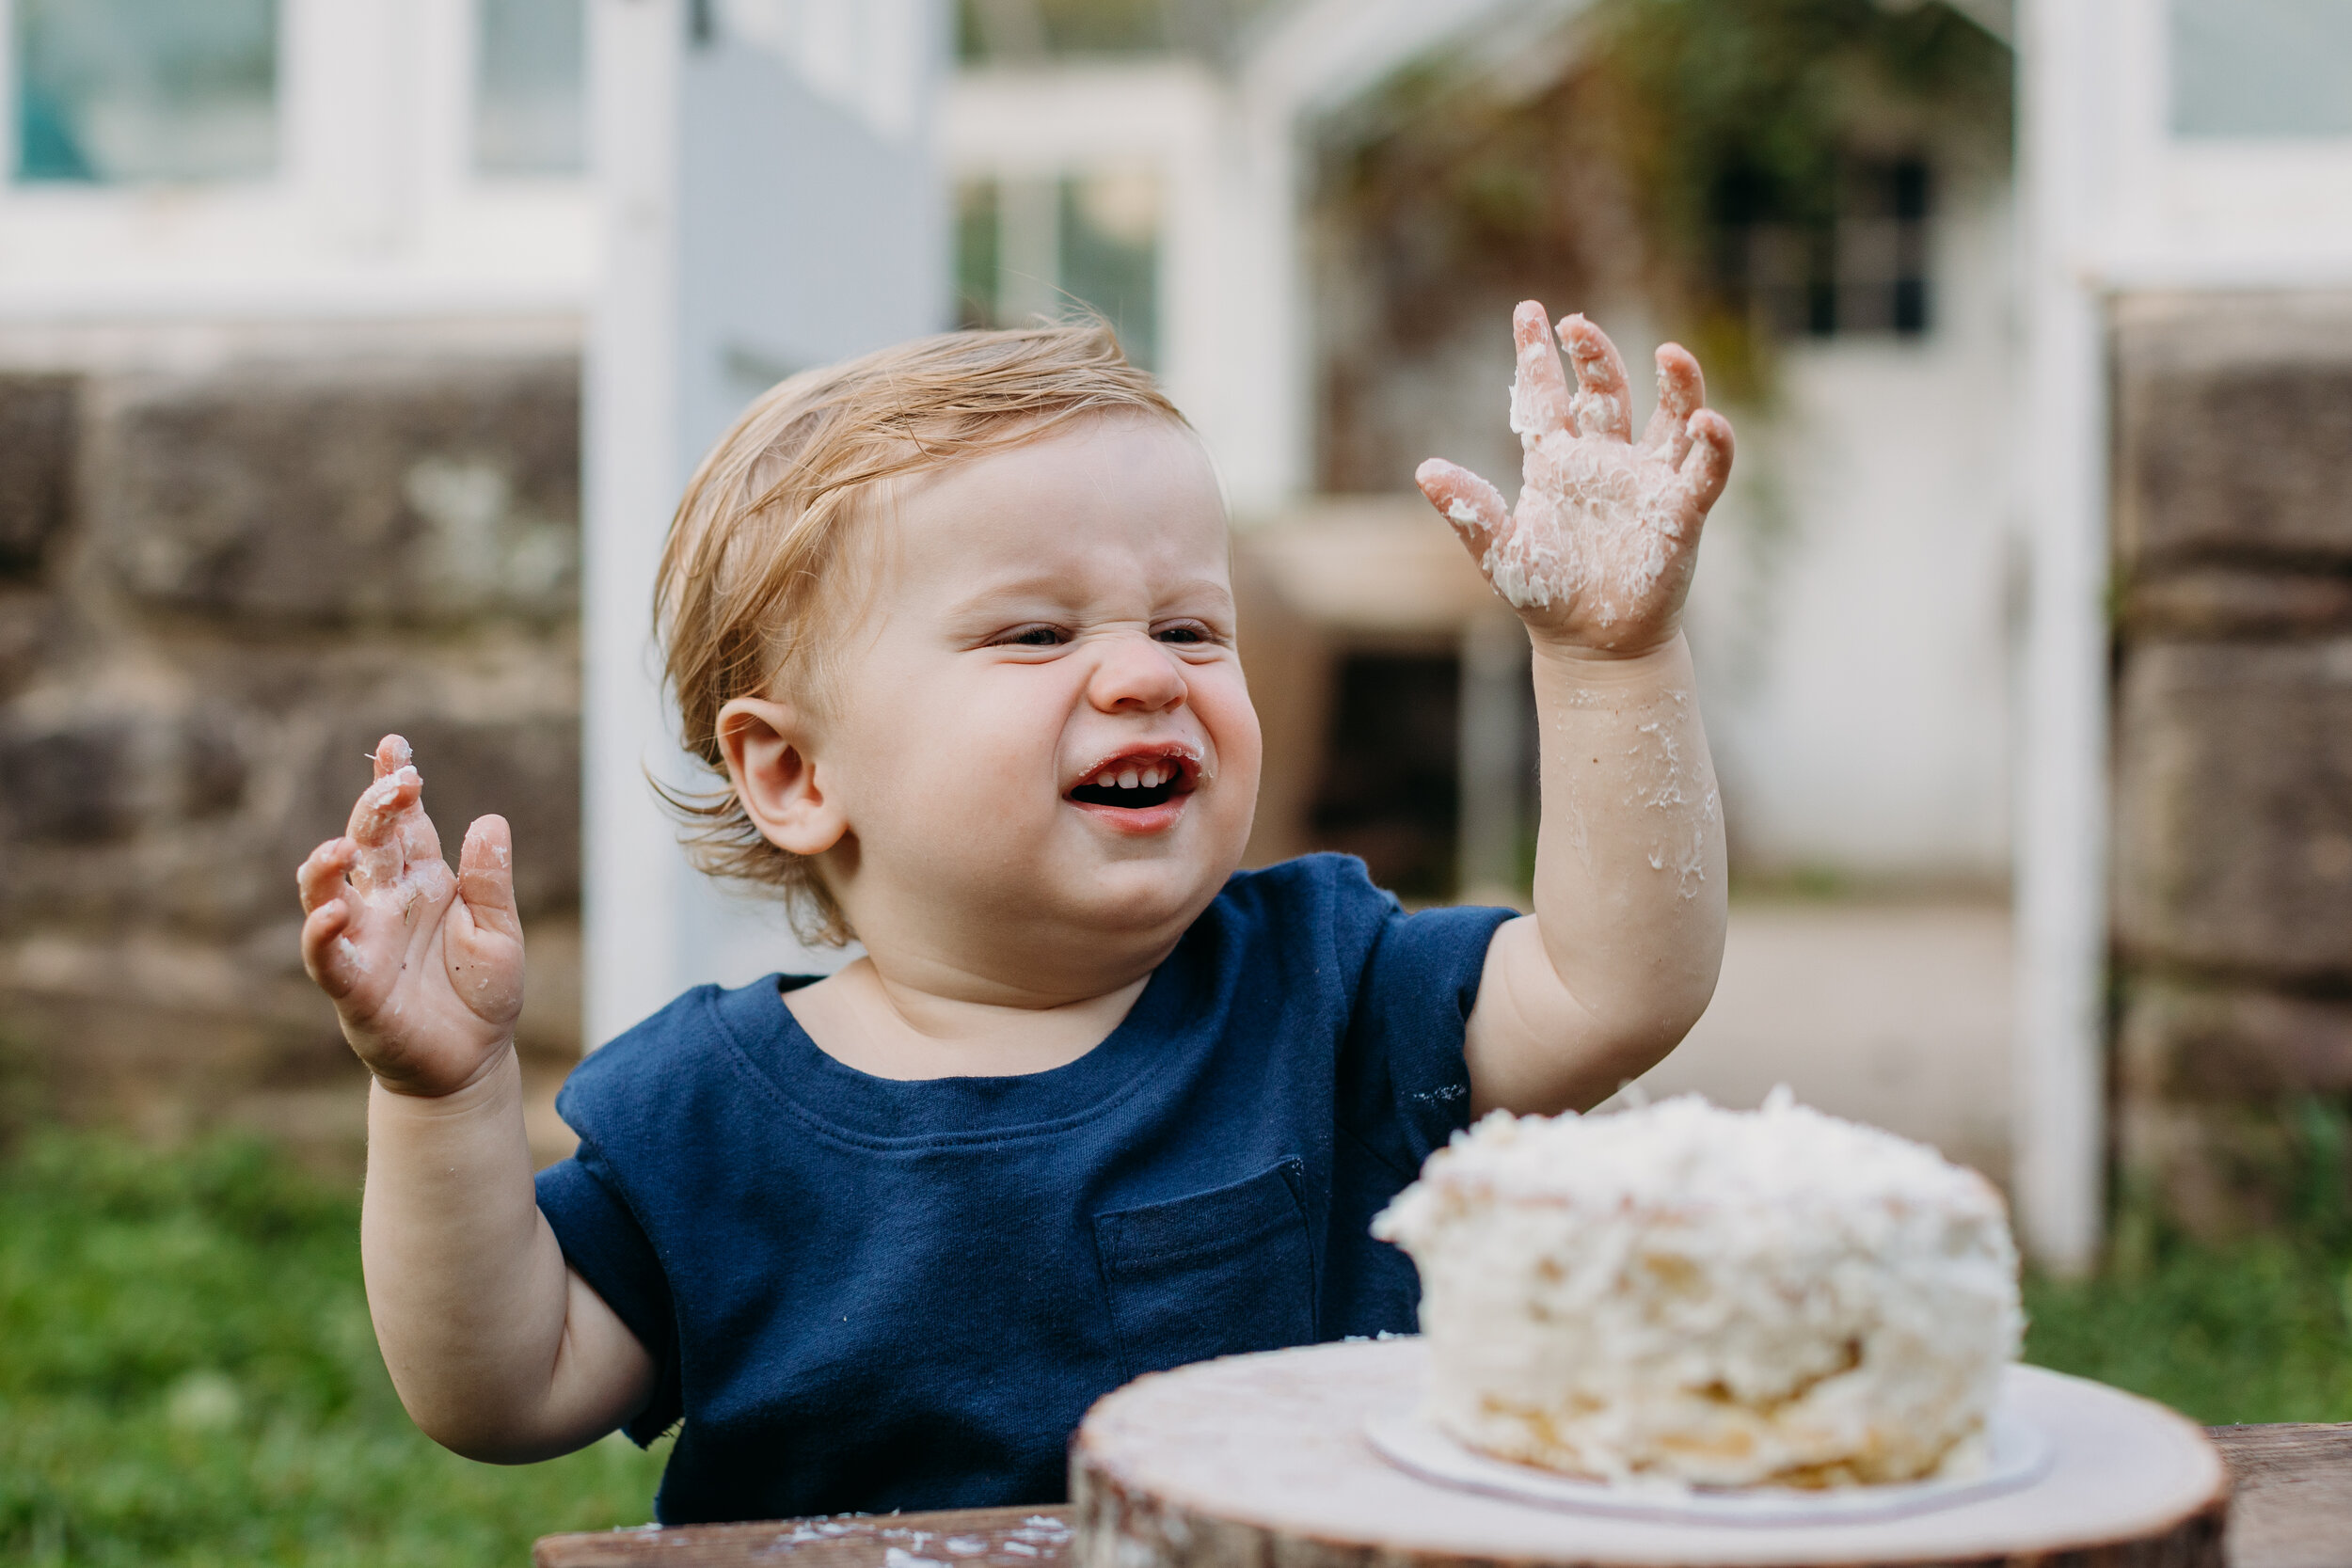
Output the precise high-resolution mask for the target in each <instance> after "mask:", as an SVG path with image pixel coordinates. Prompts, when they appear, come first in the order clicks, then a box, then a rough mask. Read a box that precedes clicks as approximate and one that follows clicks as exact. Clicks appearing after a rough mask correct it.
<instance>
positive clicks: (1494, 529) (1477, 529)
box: [1413, 457, 1511, 561]
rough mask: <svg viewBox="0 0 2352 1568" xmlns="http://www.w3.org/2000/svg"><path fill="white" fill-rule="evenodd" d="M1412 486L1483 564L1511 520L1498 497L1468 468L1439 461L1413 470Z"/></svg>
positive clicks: (1437, 459) (1439, 459) (1493, 488)
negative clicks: (1497, 538)
mask: <svg viewBox="0 0 2352 1568" xmlns="http://www.w3.org/2000/svg"><path fill="white" fill-rule="evenodd" d="M1413 482H1414V483H1417V484H1419V485H1420V486H1421V493H1422V495H1424V496H1427V497H1428V498H1429V504H1430V505H1432V506H1434V507H1436V508H1437V509H1438V512H1439V513H1441V514H1443V515H1444V517H1445V520H1446V521H1447V522H1449V523H1452V524H1453V525H1454V532H1456V533H1458V534H1460V535H1461V536H1462V543H1463V544H1464V545H1465V546H1468V547H1469V549H1470V554H1471V555H1473V556H1475V557H1477V558H1478V559H1479V560H1481V561H1484V560H1485V559H1486V551H1487V548H1488V547H1489V546H1492V545H1493V543H1494V541H1495V539H1496V537H1497V536H1498V535H1500V534H1501V533H1502V531H1503V529H1504V527H1505V526H1506V525H1508V524H1509V522H1510V520H1511V512H1510V509H1509V508H1508V507H1506V506H1504V505H1503V504H1502V492H1501V491H1499V490H1497V489H1496V488H1495V487H1494V486H1493V485H1491V484H1489V483H1486V481H1485V480H1483V479H1481V478H1479V477H1478V476H1477V475H1476V474H1474V473H1471V472H1470V470H1469V469H1468V468H1465V467H1460V466H1459V465H1456V464H1453V463H1449V462H1447V461H1446V460H1445V459H1444V458H1442V457H1433V458H1431V459H1430V460H1429V461H1428V462H1426V463H1423V464H1422V466H1421V467H1420V468H1419V469H1417V470H1415V472H1414V474H1413Z"/></svg>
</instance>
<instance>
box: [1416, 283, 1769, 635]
mask: <svg viewBox="0 0 2352 1568" xmlns="http://www.w3.org/2000/svg"><path fill="white" fill-rule="evenodd" d="M1511 326H1512V334H1513V336H1514V337H1515V338H1516V339H1517V340H1518V351H1519V368H1518V379H1517V380H1516V381H1515V382H1513V383H1512V386H1511V428H1512V429H1513V430H1516V431H1518V436H1519V445H1520V447H1521V449H1522V450H1523V451H1525V452H1526V454H1527V456H1526V462H1525V465H1524V467H1523V470H1522V474H1521V480H1520V488H1519V504H1518V510H1517V511H1516V512H1514V511H1511V510H1508V509H1506V508H1505V507H1504V505H1503V503H1502V495H1501V493H1500V492H1498V491H1497V490H1496V489H1495V487H1494V486H1493V485H1491V484H1489V483H1486V481H1485V480H1483V479H1481V478H1479V477H1478V476H1477V475H1476V474H1474V473H1471V472H1470V470H1469V469H1467V468H1462V467H1456V466H1454V464H1452V463H1448V462H1445V461H1443V460H1442V459H1438V458H1432V459H1430V460H1429V461H1428V462H1426V463H1423V464H1422V466H1421V469H1420V471H1419V473H1417V474H1416V475H1415V476H1414V477H1415V478H1416V479H1417V480H1418V481H1419V482H1420V484H1421V488H1422V494H1423V495H1425V496H1427V497H1428V498H1429V499H1430V503H1431V504H1432V505H1434V506H1436V507H1437V509H1438V511H1439V512H1441V513H1443V514H1445V516H1446V518H1447V520H1448V521H1450V522H1452V523H1453V524H1454V528H1455V530H1456V531H1458V532H1459V533H1460V534H1461V536H1462V542H1463V543H1464V544H1465V545H1467V546H1469V547H1470V553H1471V554H1472V555H1474V556H1476V557H1477V558H1478V564H1479V566H1480V568H1481V569H1482V570H1483V571H1485V572H1486V580H1487V581H1488V582H1490V583H1492V584H1493V585H1494V587H1495V591H1496V592H1497V593H1499V594H1502V596H1503V597H1504V598H1506V599H1508V600H1510V601H1511V604H1512V606H1513V607H1514V608H1515V609H1517V610H1518V612H1519V614H1520V616H1521V617H1522V618H1524V619H1525V620H1526V622H1527V624H1528V626H1529V629H1530V630H1532V631H1534V633H1535V634H1536V635H1537V636H1538V637H1540V638H1544V639H1547V640H1549V641H1557V642H1564V643H1567V644H1571V645H1576V646H1581V647H1585V648H1590V649H1594V650H1597V651H1600V652H1605V653H1611V654H1638V653H1643V652H1646V651H1647V650H1649V649H1651V648H1654V647H1656V646H1658V645H1659V644H1660V643H1662V642H1664V641H1667V640H1668V639H1670V638H1671V637H1673V636H1674V635H1675V633H1676V631H1677V629H1678V628H1679V626H1680V624H1681V616H1682V601H1683V598H1684V596H1685V595H1686V594H1688V593H1689V592H1690V587H1691V568H1692V564H1693V563H1694V562H1695V561H1696V559H1697V551H1698V542H1699V529H1700V527H1701V526H1702V525H1703V524H1704V523H1705V522H1706V520H1707V512H1708V508H1709V507H1711V506H1713V505H1714V504H1715V498H1716V497H1718V496H1720V495H1722V494H1723V490H1724V480H1725V479H1726V478H1728V477H1729V476H1730V473H1731V424H1730V422H1729V421H1728V420H1725V419H1724V417H1723V416H1722V415H1721V414H1718V413H1716V412H1715V411H1714V410H1713V409H1710V408H1706V407H1702V406H1701V404H1704V403H1705V402H1706V400H1707V385H1706V382H1705V381H1704V380H1703V379H1702V378H1701V377H1700V374H1699V366H1698V361H1697V360H1695V359H1693V358H1692V357H1691V356H1690V354H1689V353H1688V352H1687V351H1685V350H1684V349H1682V348H1680V347H1678V346H1677V345H1675V344H1673V343H1669V344H1667V345H1666V346H1665V347H1663V348H1661V349H1660V350H1659V351H1658V411H1657V412H1656V413H1655V414H1653V415H1651V416H1650V421H1649V426H1648V428H1647V429H1646V430H1645V431H1644V432H1643V434H1642V438H1641V439H1640V440H1639V441H1636V440H1634V439H1633V413H1632V406H1631V402H1632V400H1631V388H1629V386H1628V384H1627V381H1626V373H1625V361H1624V360H1622V359H1620V358H1618V357H1617V350H1616V346H1615V345H1614V344H1613V343H1611V342H1610V341H1609V338H1608V335H1607V334H1606V333H1604V332H1602V331H1601V329H1600V328H1599V327H1597V326H1595V325H1593V324H1592V323H1591V322H1588V321H1586V320H1585V319H1584V318H1583V317H1582V316H1570V317H1568V318H1567V319H1566V320H1565V321H1564V322H1562V323H1561V324H1560V327H1559V333H1560V342H1561V344H1562V345H1563V346H1564V347H1565V348H1566V349H1567V351H1568V358H1569V361H1570V363H1572V364H1573V365H1574V366H1575V367H1576V391H1575V393H1574V395H1573V396H1571V395H1570V393H1569V390H1568V386H1567V382H1566V379H1565V377H1564V376H1563V375H1562V374H1561V371H1560V356H1559V355H1558V354H1557V353H1556V352H1555V351H1554V350H1553V348H1552V341H1551V329H1550V328H1549V325H1547V324H1546V319H1545V315H1544V308H1543V306H1542V305H1540V304H1538V303H1537V302H1535V301H1534V300H1532V299H1531V300H1528V301H1527V302H1525V303H1524V304H1522V305H1521V306H1520V307H1519V308H1518V311H1517V312H1515V313H1514V315H1513V317H1512V322H1511Z"/></svg>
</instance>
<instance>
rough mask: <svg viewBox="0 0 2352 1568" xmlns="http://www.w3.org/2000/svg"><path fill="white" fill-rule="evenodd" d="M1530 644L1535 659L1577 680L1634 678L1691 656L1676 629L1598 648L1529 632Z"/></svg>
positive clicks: (1552, 633)
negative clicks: (1654, 637)
mask: <svg viewBox="0 0 2352 1568" xmlns="http://www.w3.org/2000/svg"><path fill="white" fill-rule="evenodd" d="M1528 637H1529V641H1532V642H1533V643H1534V647H1535V657H1536V658H1537V659H1538V660H1541V661H1542V662H1544V663H1548V664H1550V665H1552V666H1553V667H1554V668H1557V669H1560V670H1562V671H1565V672H1566V673H1570V674H1573V675H1574V676H1575V677H1576V678H1578V679H1580V680H1590V679H1596V678H1597V679H1606V680H1620V679H1624V678H1627V677H1629V676H1637V675H1638V674H1640V673H1643V672H1644V671H1645V670H1647V669H1649V668H1651V667H1654V666H1657V665H1661V664H1680V663H1683V662H1685V661H1687V660H1688V659H1689V657H1690V649H1689V645H1688V644H1687V643H1686V642H1685V641H1683V636H1682V628H1681V627H1680V626H1676V627H1674V628H1673V629H1672V630H1670V631H1668V632H1667V633H1666V634H1665V635H1664V636H1663V637H1661V638H1659V639H1658V640H1656V641H1647V642H1642V643H1635V644H1628V645H1625V646H1619V647H1608V648H1597V647H1594V646H1593V645H1592V644H1590V643H1588V642H1580V641H1573V640H1571V639H1569V638H1566V637H1563V636H1561V635H1560V634H1558V633H1556V632H1545V631H1538V630H1536V629H1535V628H1534V627H1530V628H1529V629H1528Z"/></svg>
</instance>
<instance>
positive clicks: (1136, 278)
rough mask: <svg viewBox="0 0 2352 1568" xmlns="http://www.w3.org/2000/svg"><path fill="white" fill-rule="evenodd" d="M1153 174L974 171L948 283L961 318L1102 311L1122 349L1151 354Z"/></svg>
mask: <svg viewBox="0 0 2352 1568" xmlns="http://www.w3.org/2000/svg"><path fill="white" fill-rule="evenodd" d="M1159 230H1160V182H1159V179H1158V177H1157V176H1156V175H1154V174H1153V173H1152V171H1150V170H1149V169H1136V168H1126V169H1108V170H1099V171H1096V172H1092V173H1088V174H1082V175H1075V176H1072V177H1068V178H1063V179H1055V178H1051V177H1047V178H1043V179H1031V180H977V181H972V182H967V183H965V184H964V185H963V186H962V187H961V190H959V192H958V193H957V201H956V290H957V294H958V309H959V313H960V314H961V318H962V321H963V325H966V326H1012V325H1020V324H1021V323H1024V322H1027V321H1029V320H1032V319H1033V318H1035V317H1037V316H1040V315H1043V316H1047V317H1054V318H1058V317H1061V316H1066V315H1069V314H1071V313H1072V312H1073V310H1074V309H1086V308H1090V309H1095V310H1098V311H1100V312H1102V314H1103V315H1104V318H1106V319H1107V320H1108V321H1109V322H1110V324H1111V325H1112V326H1114V327H1115V328H1117V329H1118V332H1119V341H1120V343H1121V344H1122V345H1123V346H1124V347H1125V349H1126V351H1127V356H1128V357H1129V358H1131V359H1133V360H1134V361H1135V362H1136V364H1138V365H1140V366H1142V367H1144V368H1145V369H1147V370H1149V369H1152V368H1153V367H1154V366H1155V365H1156V364H1157V362H1158V356H1159V299H1158V295H1159Z"/></svg>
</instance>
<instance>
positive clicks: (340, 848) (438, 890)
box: [300, 736, 653, 1463]
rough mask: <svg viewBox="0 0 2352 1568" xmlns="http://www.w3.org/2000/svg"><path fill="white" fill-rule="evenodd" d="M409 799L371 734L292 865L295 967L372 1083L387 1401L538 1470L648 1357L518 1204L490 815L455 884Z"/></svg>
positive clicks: (379, 1320) (518, 1126) (510, 877)
mask: <svg viewBox="0 0 2352 1568" xmlns="http://www.w3.org/2000/svg"><path fill="white" fill-rule="evenodd" d="M422 793H423V782H422V780H421V779H420V778H419V777H418V774H417V770H416V769H415V768H413V767H411V766H409V753H408V745H407V742H405V741H404V740H402V739H401V738H400V737H399V736H386V737H385V739H384V743H383V744H382V745H381V746H379V747H377V748H376V752H375V783H374V784H372V785H371V786H370V787H369V788H368V790H367V792H366V793H365V794H363V795H361V796H360V797H359V802H358V805H357V806H355V807H353V808H352V813H351V825H350V827H349V829H348V830H347V832H346V833H345V836H343V837H342V838H337V839H329V840H328V841H327V842H326V843H325V844H322V845H320V846H319V847H318V848H317V849H315V850H313V851H312V852H311V854H310V859H309V860H307V861H305V862H303V864H302V870H301V873H300V883H301V889H302V907H303V909H304V911H305V912H306V915H307V918H306V919H305V920H304V922H303V927H302V961H303V964H304V966H305V967H307V968H308V969H309V970H310V977H311V978H312V979H314V980H316V981H317V982H318V983H319V986H320V987H321V989H323V990H325V991H326V994H327V995H329V996H331V997H333V998H334V1000H335V1006H336V1010H337V1011H338V1012H339V1013H341V1015H342V1027H343V1037H344V1038H345V1039H347V1040H349V1041H350V1042H351V1048H352V1049H353V1050H354V1051H356V1052H358V1053H359V1059H360V1060H361V1061H363V1062H365V1063H366V1064H367V1066H368V1070H369V1071H371V1072H373V1074H374V1075H375V1083H374V1085H373V1087H372V1088H371V1090H370V1099H369V1103H368V1181H367V1196H366V1199H365V1203H364V1206H363V1208H362V1211H361V1218H360V1229H359V1235H360V1254H361V1258H362V1259H363V1261H364V1263H365V1266H366V1272H367V1283H368V1308H369V1311H370V1313H371V1314H372V1315H373V1318H374V1320H375V1334H376V1339H377V1342H378V1343H379V1344H380V1345H381V1346H382V1347H383V1351H384V1364H385V1366H386V1367H387V1368H388V1369H389V1370H390V1372H391V1374H392V1384H393V1386H395V1387H396V1388H398V1389H399V1390H400V1398H401V1402H402V1403H404V1404H405V1405H406V1406H407V1407H408V1413H409V1415H410V1416H412V1417H413V1418H415V1419H416V1422H417V1425H418V1426H419V1427H421V1428H422V1429H423V1430H424V1432H425V1433H426V1435H428V1436H430V1437H432V1438H433V1439H434V1440H435V1441H436V1442H438V1443H440V1444H443V1445H444V1446H446V1447H448V1448H451V1449H455V1450H457V1451H458V1452H459V1453H462V1454H465V1455H468V1456H469V1457H470V1458H474V1459H486V1460H493V1461H498V1462H501V1463H521V1462H524V1461H529V1460H534V1459H546V1458H550V1457H552V1456H554V1455H556V1454H559V1453H564V1452H566V1451H568V1450H570V1449H576V1448H579V1447H580V1445H581V1444H583V1443H586V1442H589V1441H591V1440H593V1439H595V1438H596V1437H599V1436H601V1435H603V1434H604V1433H608V1432H610V1431H612V1429H613V1428H614V1427H616V1426H618V1425H620V1424H621V1423H622V1422H623V1421H625V1420H627V1419H628V1418H629V1417H630V1416H631V1415H633V1414H635V1413H636V1412H637V1411H638V1410H640V1409H642V1408H644V1403H645V1402H646V1400H647V1399H648V1398H650V1397H651V1394H652V1390H653V1361H652V1358H651V1357H650V1356H648V1355H647V1354H645V1351H644V1347H643V1346H642V1345H640V1344H639V1343H638V1341H637V1338H636V1336H634V1335H633V1334H631V1333H630V1332H629V1330H628V1326H627V1325H626V1324H624V1323H622V1322H621V1320H620V1318H619V1317H618V1316H617V1315H615V1314H614V1312H613V1311H612V1308H611V1307H608V1306H606V1305H605V1303H604V1301H603V1299H602V1298H601V1297H599V1296H598V1295H597V1294H596V1292H595V1291H592V1290H590V1289H589V1288H588V1287H587V1285H586V1284H584V1283H583V1282H582V1281H581V1280H580V1277H579V1276H578V1275H574V1274H572V1273H571V1271H570V1270H569V1269H567V1268H566V1267H565V1266H564V1253H563V1249H562V1248H561V1247H560V1246H558V1245H557V1244H556V1240H555V1233H554V1232H553V1231H552V1230H550V1229H549V1228H548V1222H547V1221H546V1219H545V1218H543V1217H542V1216H541V1215H540V1213H539V1208H538V1204H537V1202H536V1201H535V1199H534V1197H533V1194H532V1172H531V1150H530V1148H529V1145H528V1144H527V1142H526V1141H525V1138H524V1133H523V1106H522V1077H521V1072H520V1069H519V1068H518V1067H517V1065H516V1059H515V1050H514V1039H515V1033H514V1031H515V1020H516V1015H517V1014H519V1013H520V1012H521V1010H522V994H523V988H522V981H523V932H522V922H521V920H520V918H519V917H518V916H517V915H516V911H515V881H514V872H513V851H512V847H511V842H510V839H509V836H508V833H507V828H506V822H505V819H504V818H502V817H497V816H485V817H484V818H482V819H481V820H480V821H478V822H476V823H474V825H473V826H472V827H471V828H470V829H469V830H468V832H467V833H466V845H465V850H464V852H463V853H462V854H461V855H460V856H459V860H458V869H457V872H456V874H455V875H454V876H453V875H452V874H451V872H450V868H449V865H448V863H446V862H444V861H443V860H442V859H441V845H440V839H439V838H438V836H437V835H436V834H435V832H434V831H433V824H432V822H431V820H430V819H428V818H427V817H426V816H425V814H424V808H423V806H422V805H421V795H422Z"/></svg>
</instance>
